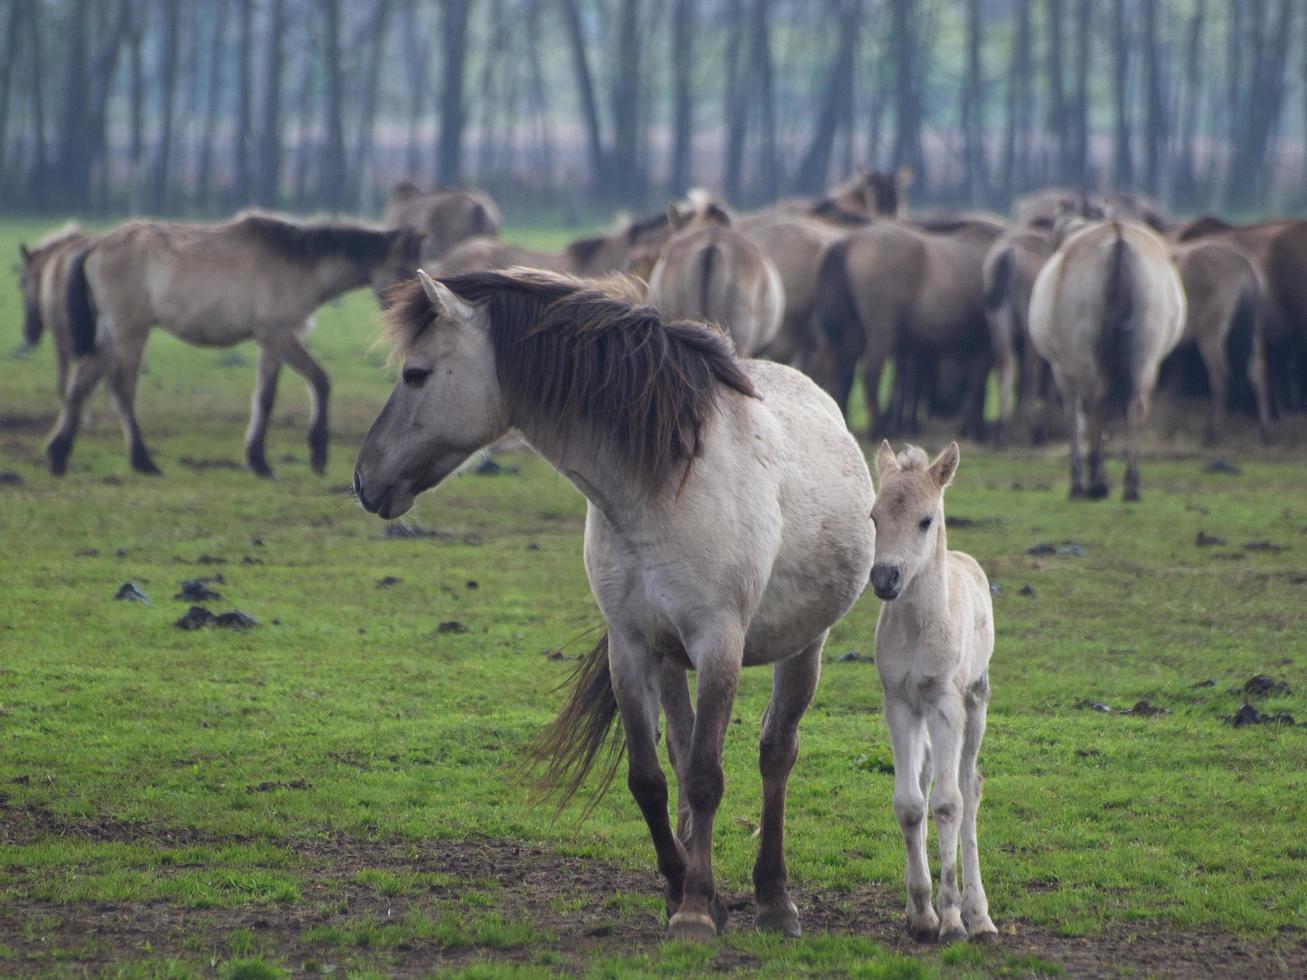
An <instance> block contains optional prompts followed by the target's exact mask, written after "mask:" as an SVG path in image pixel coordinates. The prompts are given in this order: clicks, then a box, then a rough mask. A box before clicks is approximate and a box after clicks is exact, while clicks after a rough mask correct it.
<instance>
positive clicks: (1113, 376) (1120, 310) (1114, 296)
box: [1097, 225, 1138, 411]
mask: <svg viewBox="0 0 1307 980" xmlns="http://www.w3.org/2000/svg"><path fill="white" fill-rule="evenodd" d="M1115 228H1116V241H1115V242H1113V243H1112V251H1111V255H1110V256H1109V257H1108V269H1107V285H1106V290H1105V296H1104V300H1103V322H1102V325H1101V332H1100V333H1099V337H1098V350H1097V354H1098V367H1099V370H1100V371H1102V373H1103V378H1104V379H1105V380H1106V382H1107V405H1108V407H1109V409H1112V410H1120V411H1125V409H1126V408H1127V406H1129V404H1130V400H1131V399H1132V398H1134V396H1135V395H1136V394H1137V393H1138V392H1137V391H1136V387H1137V386H1136V384H1135V363H1134V361H1135V358H1134V353H1135V313H1136V310H1135V299H1134V289H1135V282H1134V269H1133V260H1132V256H1133V253H1132V252H1131V251H1130V246H1129V245H1128V244H1126V241H1125V239H1124V238H1123V237H1122V236H1121V227H1120V225H1116V226H1115Z"/></svg>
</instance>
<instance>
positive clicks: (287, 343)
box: [265, 330, 331, 473]
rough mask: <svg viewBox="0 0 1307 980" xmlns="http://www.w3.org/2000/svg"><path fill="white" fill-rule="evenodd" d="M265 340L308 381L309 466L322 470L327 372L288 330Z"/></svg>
mask: <svg viewBox="0 0 1307 980" xmlns="http://www.w3.org/2000/svg"><path fill="white" fill-rule="evenodd" d="M265 343H266V344H267V346H268V347H270V348H271V351H272V353H273V354H275V355H276V356H277V357H278V359H280V360H281V361H282V362H284V363H285V364H286V365H287V366H289V367H290V369H291V370H292V371H294V372H296V373H297V374H299V375H301V376H302V377H303V378H304V379H305V380H306V381H308V383H309V393H310V394H311V395H312V396H313V414H312V416H311V418H310V421H309V466H311V467H312V468H313V472H314V473H322V472H323V471H324V470H325V469H326V468H327V434H328V430H327V399H328V397H329V396H330V394H331V381H330V380H329V379H328V378H327V372H326V371H324V370H323V369H322V366H321V365H320V364H318V362H317V361H315V360H314V359H313V355H312V354H310V353H309V352H308V351H307V350H306V349H305V348H304V345H303V344H301V343H300V342H299V338H297V337H296V336H295V335H294V334H292V333H291V332H290V331H289V330H287V331H285V332H283V333H280V334H277V335H276V336H275V337H274V338H269V339H268V340H267V341H266V342H265Z"/></svg>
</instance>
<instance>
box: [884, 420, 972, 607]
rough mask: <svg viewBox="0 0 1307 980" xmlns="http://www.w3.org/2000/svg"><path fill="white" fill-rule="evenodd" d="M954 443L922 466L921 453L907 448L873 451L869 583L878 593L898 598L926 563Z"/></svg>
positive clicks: (952, 465)
mask: <svg viewBox="0 0 1307 980" xmlns="http://www.w3.org/2000/svg"><path fill="white" fill-rule="evenodd" d="M958 456H959V451H958V444H957V443H956V442H953V443H949V446H948V448H947V449H945V450H944V451H943V452H942V453H940V454H939V456H938V457H937V458H936V459H935V462H933V463H930V464H929V465H927V457H926V454H925V453H924V452H923V451H922V450H920V449H918V448H917V447H916V446H909V447H908V448H907V449H906V450H904V451H903V452H902V453H900V454H899V455H898V456H895V455H894V450H893V449H892V448H890V444H889V442H888V441H885V442H882V443H881V444H880V451H879V452H877V453H876V475H877V482H878V483H879V484H880V486H879V487H878V488H877V493H876V503H875V505H874V506H873V507H872V509H871V521H872V523H873V524H874V525H875V526H876V555H875V560H874V563H873V564H872V567H871V587H872V590H873V591H874V592H875V593H876V595H877V597H878V598H880V599H883V600H886V601H889V600H892V599H897V598H898V597H899V596H900V595H902V594H903V590H904V589H906V588H907V587H908V583H909V582H911V581H912V579H913V577H914V576H915V575H916V574H917V573H918V572H920V571H921V570H922V569H923V568H925V567H926V566H927V565H929V564H930V562H931V559H932V558H933V556H934V554H935V546H936V543H937V541H938V537H939V533H940V528H941V527H942V526H943V524H944V488H945V487H947V486H948V485H949V484H950V483H951V482H952V481H953V475H954V474H955V473H956V472H957V469H958Z"/></svg>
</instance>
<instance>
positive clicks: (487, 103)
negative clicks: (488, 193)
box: [475, 0, 511, 181]
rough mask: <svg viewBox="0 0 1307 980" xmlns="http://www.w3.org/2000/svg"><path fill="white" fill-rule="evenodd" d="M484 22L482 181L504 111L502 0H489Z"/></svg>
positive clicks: (506, 22)
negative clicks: (497, 126)
mask: <svg viewBox="0 0 1307 980" xmlns="http://www.w3.org/2000/svg"><path fill="white" fill-rule="evenodd" d="M486 23H487V26H488V28H489V40H488V43H487V44H486V50H485V52H484V53H483V55H482V58H481V76H480V79H479V80H478V81H477V86H476V94H477V99H478V101H479V102H480V110H481V123H480V126H479V127H478V128H479V129H480V137H481V138H480V141H479V143H478V145H477V163H476V174H475V177H476V179H477V180H478V181H484V180H485V179H486V177H487V176H489V175H490V174H491V173H492V172H493V171H494V167H495V144H496V142H497V140H498V137H497V134H496V132H495V127H496V124H497V123H498V120H499V118H500V115H501V113H503V111H504V106H503V105H502V103H503V101H504V95H505V92H504V89H505V86H504V84H503V77H502V75H503V72H504V69H505V62H506V61H507V57H506V50H507V47H508V35H509V17H508V16H506V15H505V11H504V0H490V7H489V9H488V10H487V17H486ZM510 126H511V122H510Z"/></svg>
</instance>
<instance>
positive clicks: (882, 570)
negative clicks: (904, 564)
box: [871, 565, 903, 602]
mask: <svg viewBox="0 0 1307 980" xmlns="http://www.w3.org/2000/svg"><path fill="white" fill-rule="evenodd" d="M871 589H872V591H873V592H875V593H876V598H878V599H884V600H885V601H887V602H888V601H889V600H891V599H897V598H898V597H899V593H900V592H902V591H903V569H902V568H900V567H899V566H898V565H873V566H872V568H871Z"/></svg>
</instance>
